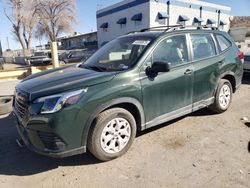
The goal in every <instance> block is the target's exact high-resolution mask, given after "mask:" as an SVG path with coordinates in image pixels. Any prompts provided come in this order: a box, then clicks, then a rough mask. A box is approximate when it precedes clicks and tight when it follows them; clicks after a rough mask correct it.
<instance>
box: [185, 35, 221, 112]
mask: <svg viewBox="0 0 250 188" xmlns="http://www.w3.org/2000/svg"><path fill="white" fill-rule="evenodd" d="M190 40H191V44H192V45H191V46H192V56H193V65H194V70H195V71H194V86H193V88H194V89H193V103H194V104H193V107H194V108H196V107H198V106H200V107H202V105H204V106H206V104H208V103H209V102H210V103H211V102H212V100H213V99H212V97H213V93H214V89H215V87H216V84H217V80H218V77H219V71H218V70H219V67H220V65H221V63H222V61H223V60H222V59H221V60H220V59H219V58H218V57H217V50H216V46H215V40H214V38H213V36H212V35H211V33H204V34H200V33H199V34H197V33H195V34H190ZM209 100H210V101H209Z"/></svg>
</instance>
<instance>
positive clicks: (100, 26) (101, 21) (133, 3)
mask: <svg viewBox="0 0 250 188" xmlns="http://www.w3.org/2000/svg"><path fill="white" fill-rule="evenodd" d="M230 12H231V8H230V7H226V6H222V5H217V4H212V3H208V2H204V1H199V0H169V1H168V0H123V1H121V2H119V3H116V4H114V5H112V6H109V7H106V8H104V9H101V10H99V11H97V14H96V17H97V30H98V31H97V35H98V45H99V46H101V45H102V44H104V43H106V42H108V41H110V40H112V39H114V38H116V37H118V36H120V35H123V34H126V33H129V32H131V31H139V30H141V29H145V28H149V27H157V26H164V25H176V24H186V25H198V24H202V25H206V24H208V25H213V26H215V27H218V26H220V27H221V28H222V29H223V30H225V31H228V29H229V17H230ZM183 21H184V22H183Z"/></svg>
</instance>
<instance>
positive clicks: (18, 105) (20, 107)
mask: <svg viewBox="0 0 250 188" xmlns="http://www.w3.org/2000/svg"><path fill="white" fill-rule="evenodd" d="M14 107H15V110H16V111H17V113H18V115H19V116H20V118H24V116H25V114H26V113H27V111H28V105H27V103H26V102H25V101H24V100H22V99H18V98H17V97H15V102H14Z"/></svg>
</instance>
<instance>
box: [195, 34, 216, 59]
mask: <svg viewBox="0 0 250 188" xmlns="http://www.w3.org/2000/svg"><path fill="white" fill-rule="evenodd" d="M191 41H192V46H193V52H194V60H199V59H204V58H208V57H211V56H214V55H215V54H216V51H215V45H214V42H213V39H212V37H211V35H210V34H191Z"/></svg>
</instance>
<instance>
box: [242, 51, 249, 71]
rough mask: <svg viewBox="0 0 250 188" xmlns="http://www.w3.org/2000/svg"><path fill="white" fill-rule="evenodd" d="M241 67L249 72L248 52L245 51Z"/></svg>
mask: <svg viewBox="0 0 250 188" xmlns="http://www.w3.org/2000/svg"><path fill="white" fill-rule="evenodd" d="M243 69H244V72H249V73H250V52H245V56H244V64H243Z"/></svg>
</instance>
